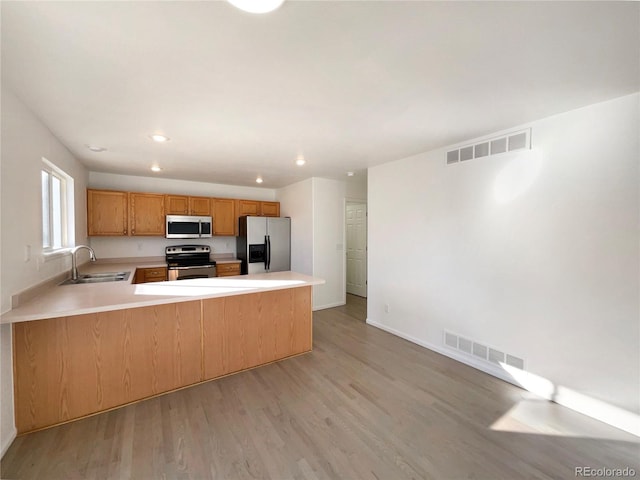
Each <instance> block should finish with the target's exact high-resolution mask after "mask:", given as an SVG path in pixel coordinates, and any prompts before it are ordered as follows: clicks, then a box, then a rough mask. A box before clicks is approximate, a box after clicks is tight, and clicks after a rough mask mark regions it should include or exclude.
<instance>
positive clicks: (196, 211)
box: [189, 197, 211, 217]
mask: <svg viewBox="0 0 640 480" xmlns="http://www.w3.org/2000/svg"><path fill="white" fill-rule="evenodd" d="M189 215H200V216H203V217H205V216H206V217H208V216H210V215H211V199H210V198H209V197H189Z"/></svg>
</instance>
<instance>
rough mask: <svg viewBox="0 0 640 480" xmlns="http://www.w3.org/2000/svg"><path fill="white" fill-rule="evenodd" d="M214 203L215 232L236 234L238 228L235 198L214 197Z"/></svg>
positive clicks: (229, 234)
mask: <svg viewBox="0 0 640 480" xmlns="http://www.w3.org/2000/svg"><path fill="white" fill-rule="evenodd" d="M211 202H212V203H213V234H214V235H227V236H234V235H235V234H236V229H237V228H238V222H237V220H236V214H235V204H236V202H235V200H233V199H231V198H214V199H212V200H211Z"/></svg>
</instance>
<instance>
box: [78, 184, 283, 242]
mask: <svg viewBox="0 0 640 480" xmlns="http://www.w3.org/2000/svg"><path fill="white" fill-rule="evenodd" d="M165 215H199V216H207V217H208V216H212V217H213V235H224V236H235V235H237V234H238V217H241V216H243V215H255V216H268V217H279V216H280V202H262V201H259V200H238V199H233V198H209V197H191V196H188V195H169V194H161V193H139V192H121V191H115V190H95V189H87V230H88V235H89V236H97V235H111V236H125V235H135V236H164V234H165V223H166V220H165Z"/></svg>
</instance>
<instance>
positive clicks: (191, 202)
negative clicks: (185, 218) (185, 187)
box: [164, 195, 211, 217]
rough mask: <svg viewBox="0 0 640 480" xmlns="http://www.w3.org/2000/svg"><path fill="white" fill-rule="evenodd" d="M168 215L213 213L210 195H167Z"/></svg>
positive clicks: (165, 198) (205, 214)
mask: <svg viewBox="0 0 640 480" xmlns="http://www.w3.org/2000/svg"><path fill="white" fill-rule="evenodd" d="M164 201H165V208H166V214H167V215H200V216H203V217H208V216H210V215H211V199H210V198H209V197H189V196H187V195H165V196H164Z"/></svg>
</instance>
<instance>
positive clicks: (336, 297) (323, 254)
mask: <svg viewBox="0 0 640 480" xmlns="http://www.w3.org/2000/svg"><path fill="white" fill-rule="evenodd" d="M312 180H313V247H314V248H313V275H314V276H315V277H320V278H323V279H325V281H326V283H325V284H324V285H316V286H314V287H313V308H314V309H315V310H319V309H322V308H329V307H335V306H337V305H344V303H345V301H346V286H345V283H344V281H345V272H344V268H345V266H344V264H345V261H344V260H345V259H344V254H345V249H344V242H345V238H344V222H345V220H344V215H345V195H346V185H345V182H344V181H341V180H330V179H326V178H317V177H314V178H313V179H312Z"/></svg>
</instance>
